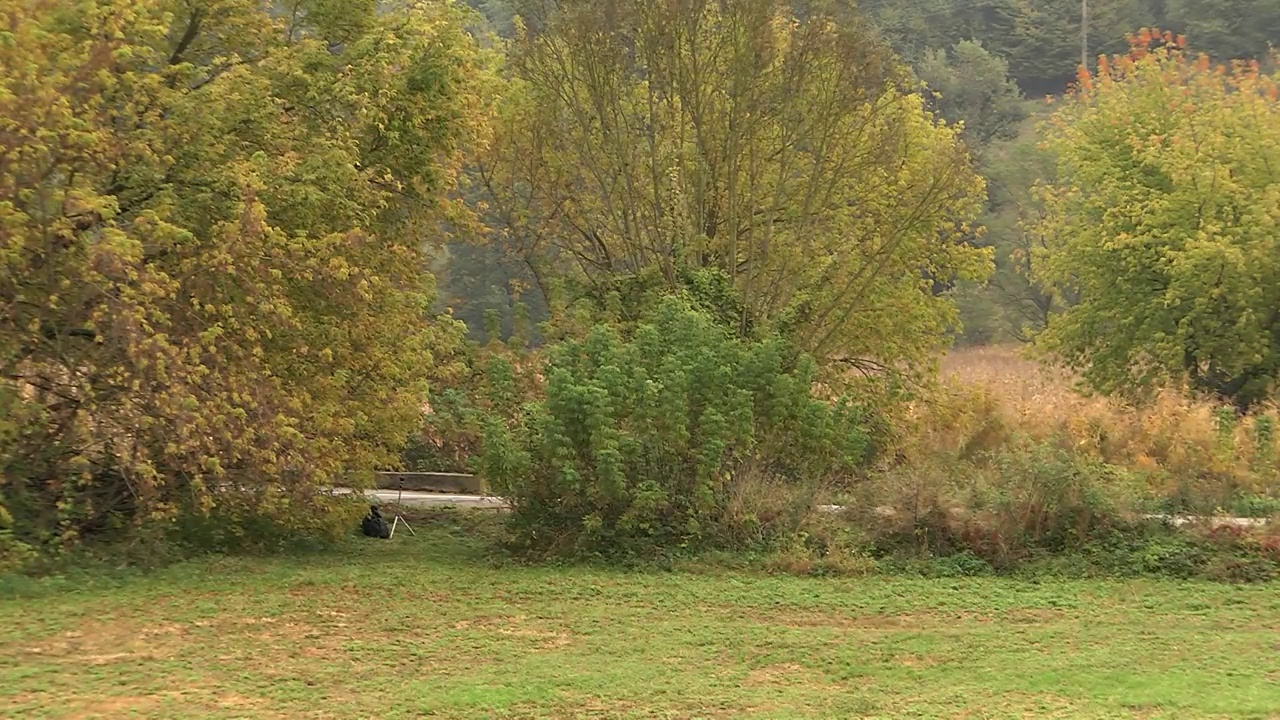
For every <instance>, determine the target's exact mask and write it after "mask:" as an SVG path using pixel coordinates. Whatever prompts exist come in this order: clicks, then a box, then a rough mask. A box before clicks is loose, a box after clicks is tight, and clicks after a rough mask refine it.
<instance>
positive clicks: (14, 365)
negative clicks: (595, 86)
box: [0, 0, 487, 547]
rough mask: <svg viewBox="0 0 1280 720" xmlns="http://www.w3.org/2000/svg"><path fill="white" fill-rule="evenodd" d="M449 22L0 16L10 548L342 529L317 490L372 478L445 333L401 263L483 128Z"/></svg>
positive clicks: (408, 7)
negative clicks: (198, 527) (211, 528)
mask: <svg viewBox="0 0 1280 720" xmlns="http://www.w3.org/2000/svg"><path fill="white" fill-rule="evenodd" d="M460 12H461V11H459V10H457V9H455V8H454V7H453V5H452V4H451V3H448V2H443V1H440V2H426V1H412V2H399V3H375V2H358V3H351V2H337V1H336V0H299V1H298V2H292V3H288V4H287V7H286V6H284V5H281V6H279V7H277V6H275V5H273V4H271V3H263V2H258V1H257V0H181V1H178V0H0V372H2V377H0V463H3V479H2V480H0V507H7V508H8V511H9V512H8V513H7V515H9V516H11V517H10V524H11V526H12V527H10V528H8V529H7V530H8V532H9V533H10V539H11V540H13V539H17V540H19V541H22V542H24V543H27V544H33V545H43V546H45V547H60V546H65V545H67V544H69V543H74V542H75V541H76V540H77V539H79V538H82V537H84V536H86V535H88V534H91V533H96V532H101V531H105V530H110V529H112V528H118V529H122V530H128V529H130V528H136V527H138V526H140V525H144V524H151V525H153V526H155V527H160V528H169V527H171V524H172V522H173V521H174V519H175V518H179V517H186V518H198V517H208V516H209V514H210V513H212V514H215V515H218V516H221V517H222V518H223V519H224V520H225V521H226V522H221V523H219V524H218V526H219V527H222V528H224V529H225V530H226V531H227V532H228V533H230V534H233V535H234V534H241V533H243V532H244V531H245V527H246V523H248V522H249V521H250V519H253V518H258V519H266V520H267V521H268V523H269V526H274V527H277V528H280V527H283V528H287V529H290V530H291V531H303V532H312V531H323V532H332V531H341V530H345V528H346V520H349V519H350V513H349V512H347V513H346V514H345V515H343V514H342V513H339V516H338V517H335V516H334V515H333V513H331V512H330V510H331V509H333V508H334V507H335V506H336V505H335V503H334V502H333V501H332V500H331V499H327V498H326V497H325V496H324V495H323V494H322V493H320V492H318V490H319V489H321V488H323V487H326V486H329V485H331V484H336V483H350V482H359V480H360V476H361V473H364V477H365V478H366V479H367V478H368V477H369V471H371V470H372V469H373V468H375V467H376V466H378V465H384V464H390V463H393V462H395V460H396V457H397V455H396V451H397V449H398V447H399V445H400V444H401V443H402V442H403V439H404V438H405V437H406V435H407V434H408V433H409V431H411V430H412V429H414V428H415V426H416V424H417V421H418V419H419V417H420V412H421V407H422V403H423V400H424V392H425V383H426V382H427V380H428V379H429V378H430V377H431V373H432V371H433V366H434V365H435V363H436V361H435V359H434V358H435V357H436V356H437V353H438V352H439V351H443V350H448V349H449V348H450V347H452V346H453V345H454V343H456V342H457V341H458V332H457V328H456V327H455V323H453V322H452V321H450V320H448V319H442V318H434V317H432V316H431V314H430V313H431V307H430V305H431V301H432V298H433V284H432V280H431V277H430V275H429V274H428V273H427V272H426V263H425V259H424V255H423V246H424V243H428V242H430V241H432V240H433V239H434V237H435V235H436V234H437V233H438V227H439V222H440V219H441V218H442V217H444V216H445V215H446V214H447V213H448V212H449V207H448V205H447V204H446V203H445V202H444V201H443V198H444V197H445V194H446V192H447V191H448V190H449V188H450V187H451V186H452V184H453V182H454V176H455V174H456V171H457V168H458V165H459V162H460V149H461V148H462V147H464V146H465V145H466V144H468V143H470V142H473V141H478V140H480V139H481V136H482V135H483V133H484V132H485V128H486V121H485V112H486V107H487V105H486V101H485V99H484V97H483V96H482V95H481V94H479V93H478V92H477V91H476V90H475V88H480V87H484V83H483V82H482V81H481V76H482V75H483V74H484V73H485V72H487V71H486V69H485V59H484V57H483V55H482V54H481V52H480V51H479V50H478V49H477V47H476V45H475V43H474V41H473V39H472V38H471V37H470V36H468V35H467V34H466V32H465V31H464V30H463V27H464V23H465V22H466V18H465V17H464V16H463V15H461V14H460ZM4 515H5V513H0V516H4ZM339 521H340V522H339ZM223 539H226V538H223Z"/></svg>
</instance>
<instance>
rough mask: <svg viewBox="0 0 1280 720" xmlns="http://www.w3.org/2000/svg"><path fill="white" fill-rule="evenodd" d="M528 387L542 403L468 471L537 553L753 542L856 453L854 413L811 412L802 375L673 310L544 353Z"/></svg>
mask: <svg viewBox="0 0 1280 720" xmlns="http://www.w3.org/2000/svg"><path fill="white" fill-rule="evenodd" d="M544 374H545V377H546V389H545V399H543V400H541V401H538V402H534V403H529V404H527V405H526V406H525V407H524V408H523V410H522V411H521V412H520V413H519V418H518V421H517V422H515V423H513V424H509V423H505V422H500V421H498V420H496V419H493V420H490V422H489V423H488V424H487V426H486V430H485V436H484V442H483V452H482V457H481V462H480V466H481V471H482V473H483V474H484V476H485V478H486V479H487V480H488V481H489V483H490V485H491V486H492V487H493V488H494V489H495V490H497V491H498V492H500V493H501V494H503V495H504V496H506V497H507V498H509V499H510V501H511V503H512V508H513V512H512V516H511V521H512V527H513V529H514V531H515V536H516V537H517V538H519V540H520V541H521V542H522V543H523V544H524V545H525V547H526V549H529V550H534V551H537V552H542V553H553V554H570V555H591V554H618V553H623V554H650V553H653V552H655V551H661V550H668V549H674V548H692V547H699V548H705V547H726V546H735V545H736V546H741V545H747V544H750V543H752V542H754V541H759V540H767V539H768V538H770V537H773V536H776V535H777V534H778V533H779V532H783V531H784V530H782V529H783V528H787V527H790V528H793V529H794V528H795V527H796V526H797V523H798V522H799V521H800V520H801V518H802V517H803V516H804V515H805V514H807V513H808V512H809V508H810V507H811V506H812V503H813V500H814V494H815V493H816V490H817V488H818V487H820V486H821V485H823V484H824V483H827V482H831V481H833V480H836V479H838V478H841V477H847V476H849V475H851V474H852V473H854V472H855V471H856V470H857V469H858V468H859V467H860V466H862V465H863V464H864V463H865V462H866V460H867V456H868V453H869V448H870V438H869V435H868V433H867V431H866V424H865V422H864V417H865V412H864V410H863V408H861V407H860V406H859V405H857V404H855V403H852V402H850V401H849V400H848V399H841V400H839V401H836V402H832V403H828V402H823V401H820V400H818V399H816V398H815V397H814V394H813V385H814V380H815V374H816V365H815V364H814V362H813V361H812V360H811V359H809V358H807V357H805V356H803V355H800V354H798V353H794V352H792V351H791V350H790V349H789V347H788V346H787V345H786V344H785V343H784V342H782V341H780V340H778V339H766V340H756V341H753V340H746V339H741V338H738V337H735V336H734V335H733V334H732V333H730V332H728V331H727V330H726V329H724V328H723V326H722V325H720V324H717V323H716V322H715V321H714V320H713V319H712V318H711V317H710V316H709V315H708V314H707V313H705V312H703V311H701V310H697V309H693V308H691V307H690V306H689V305H688V304H686V302H685V301H683V300H681V299H678V298H674V297H672V298H667V299H665V300H663V301H662V302H661V303H659V305H658V307H657V309H656V310H655V311H654V312H653V314H652V315H651V316H649V317H648V318H647V320H646V321H645V322H641V323H640V324H638V325H637V326H636V327H635V328H634V330H632V331H631V332H630V333H628V335H627V336H625V337H624V336H622V335H621V334H620V333H619V332H618V331H616V330H615V329H612V328H609V327H605V326H600V327H597V328H595V329H594V330H593V331H591V332H590V333H589V334H588V335H587V337H586V338H585V339H583V340H566V341H563V342H561V343H559V344H557V345H555V346H553V347H551V348H549V349H548V354H547V362H546V367H545V373H544ZM748 488H752V489H750V491H747V489H748Z"/></svg>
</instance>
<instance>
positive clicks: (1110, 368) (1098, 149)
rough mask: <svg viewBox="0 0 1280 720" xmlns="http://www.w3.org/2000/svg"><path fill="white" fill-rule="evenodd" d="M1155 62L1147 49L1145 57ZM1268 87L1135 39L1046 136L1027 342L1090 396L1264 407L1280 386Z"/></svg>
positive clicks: (1279, 269)
mask: <svg viewBox="0 0 1280 720" xmlns="http://www.w3.org/2000/svg"><path fill="white" fill-rule="evenodd" d="M1157 45H1158V46H1159V47H1158V49H1155V50H1152V49H1150V48H1151V47H1152V46H1157ZM1278 81H1280V78H1278V77H1277V76H1268V75H1266V74H1265V73H1263V72H1261V71H1260V70H1259V67H1258V64H1257V63H1254V62H1248V63H1243V62H1242V63H1235V64H1233V65H1231V66H1229V67H1224V66H1215V65H1212V64H1211V63H1210V62H1209V60H1208V59H1207V58H1205V57H1199V58H1197V57H1193V56H1191V55H1189V54H1188V53H1187V52H1185V51H1184V50H1183V49H1181V42H1180V40H1179V41H1175V39H1174V38H1172V37H1171V36H1169V35H1167V34H1166V35H1164V36H1163V37H1162V36H1160V34H1159V33H1154V34H1153V33H1152V32H1150V31H1144V32H1143V33H1141V34H1140V35H1139V36H1137V37H1135V38H1134V39H1133V50H1132V51H1131V52H1130V53H1129V54H1128V55H1126V56H1122V57H1116V58H1114V59H1112V60H1110V61H1107V62H1104V63H1103V64H1102V69H1101V72H1100V73H1099V75H1098V77H1096V78H1093V77H1084V78H1082V83H1081V88H1080V90H1079V91H1078V92H1077V93H1075V94H1074V95H1073V96H1072V97H1071V98H1070V100H1069V102H1068V103H1067V105H1066V106H1065V107H1064V108H1062V109H1061V110H1060V111H1059V112H1058V114H1057V115H1056V116H1055V118H1054V120H1053V122H1052V124H1051V125H1050V126H1049V128H1048V131H1049V136H1048V145H1049V147H1050V149H1051V150H1052V151H1053V152H1054V153H1055V154H1056V157H1057V164H1058V177H1057V181H1056V182H1055V183H1053V184H1052V185H1049V186H1047V187H1046V188H1045V199H1046V203H1047V208H1046V209H1047V214H1046V217H1045V219H1044V221H1043V222H1042V223H1041V224H1040V229H1041V231H1042V232H1043V233H1044V235H1045V236H1047V237H1050V238H1052V239H1053V241H1052V242H1051V243H1049V244H1048V245H1047V247H1045V248H1043V249H1042V250H1041V254H1042V260H1043V261H1042V262H1041V263H1039V264H1038V265H1037V268H1038V271H1039V273H1040V274H1041V277H1042V278H1043V279H1044V280H1045V281H1047V282H1048V283H1050V284H1051V285H1054V286H1056V287H1058V288H1060V289H1062V290H1066V291H1070V292H1072V293H1074V294H1076V295H1077V296H1078V297H1077V298H1076V299H1077V300H1078V302H1077V304H1075V305H1074V306H1073V307H1071V308H1069V309H1067V310H1066V311H1065V312H1062V313H1061V314H1059V315H1057V316H1056V317H1054V318H1052V320H1051V322H1050V323H1049V327H1048V330H1047V331H1046V332H1045V333H1044V335H1043V336H1042V337H1041V341H1042V343H1043V344H1044V345H1045V346H1047V347H1048V348H1050V349H1052V350H1055V351H1057V352H1058V353H1059V354H1060V355H1061V356H1062V357H1063V358H1064V359H1065V360H1066V361H1067V362H1068V363H1069V364H1070V365H1072V366H1074V367H1076V368H1078V369H1080V370H1081V371H1083V373H1084V377H1085V378H1086V379H1087V380H1088V382H1089V383H1090V384H1092V385H1093V386H1094V387H1095V388H1097V389H1099V390H1102V391H1105V392H1119V391H1124V390H1126V389H1128V388H1130V387H1131V386H1132V387H1134V388H1137V389H1138V390H1142V389H1146V388H1150V387H1152V386H1154V385H1156V384H1158V383H1162V382H1167V381H1170V380H1172V381H1175V382H1178V381H1183V380H1186V381H1189V382H1190V383H1191V384H1192V385H1193V386H1194V387H1196V388H1198V389H1201V390H1205V391H1209V392H1213V393H1216V394H1218V395H1221V396H1223V397H1227V398H1233V399H1234V400H1236V401H1237V403H1238V404H1240V405H1242V406H1247V405H1249V404H1250V403H1252V402H1254V401H1256V400H1258V399H1260V398H1262V397H1264V396H1265V395H1266V393H1267V392H1268V390H1269V389H1270V388H1271V387H1272V386H1273V384H1274V381H1275V378H1276V376H1277V374H1278V373H1280V282H1277V278H1280V232H1278V231H1277V227H1278V223H1280V175H1278V174H1277V168H1280V82H1278Z"/></svg>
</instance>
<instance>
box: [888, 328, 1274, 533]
mask: <svg viewBox="0 0 1280 720" xmlns="http://www.w3.org/2000/svg"><path fill="white" fill-rule="evenodd" d="M942 376H943V377H942V385H941V388H940V389H939V391H938V392H937V393H935V394H932V395H931V396H930V397H928V398H927V399H925V400H921V401H919V402H917V403H916V404H915V405H914V406H913V407H912V408H911V411H910V413H909V414H908V418H907V424H908V428H909V431H908V432H906V433H904V447H903V449H902V455H904V456H905V457H907V458H909V460H908V462H911V463H918V464H924V465H928V464H929V463H937V462H944V463H945V462H962V463H976V464H977V465H979V466H982V465H987V464H990V461H992V460H993V459H994V458H997V457H999V456H1000V455H1001V454H1002V453H1003V452H1006V451H1008V450H1009V449H1010V448H1015V447H1025V446H1027V445H1029V444H1044V445H1048V446H1051V447H1054V448H1057V449H1058V450H1060V451H1062V452H1064V453H1069V454H1070V455H1071V456H1074V457H1075V458H1078V459H1079V461H1080V462H1082V463H1086V464H1101V465H1103V466H1106V467H1109V468H1111V469H1112V470H1114V471H1118V475H1119V476H1125V477H1127V478H1129V479H1138V480H1140V481H1141V482H1140V483H1139V486H1138V487H1135V488H1126V489H1125V490H1126V493H1127V491H1128V490H1137V491H1138V492H1139V494H1140V495H1141V496H1142V497H1141V498H1139V499H1140V500H1141V501H1142V502H1143V504H1155V505H1157V506H1158V509H1163V510H1169V511H1187V512H1198V513H1215V512H1216V513H1223V512H1227V513H1236V514H1250V515H1260V514H1262V515H1266V514H1271V512H1272V511H1273V510H1275V509H1276V508H1277V507H1280V492H1278V491H1280V483H1278V482H1277V457H1278V456H1280V437H1277V433H1276V428H1277V425H1278V424H1280V412H1278V411H1277V408H1276V407H1275V406H1266V407H1263V408H1261V409H1260V410H1257V411H1255V412H1252V413H1250V414H1248V415H1245V416H1240V415H1238V414H1237V413H1236V412H1235V410H1234V409H1233V408H1231V407H1230V406H1228V405H1225V404H1220V403H1215V402H1212V401H1209V400H1204V399H1195V398H1192V397H1190V396H1188V395H1187V394H1185V393H1180V392H1176V391H1172V390H1170V391H1166V392H1162V393H1160V394H1159V395H1158V396H1156V397H1155V398H1154V400H1153V401H1152V402H1151V403H1149V404H1147V405H1144V406H1134V405H1129V404H1126V403H1123V402H1120V401H1117V400H1114V399H1110V398H1104V397H1097V396H1090V395H1087V394H1084V393H1082V392H1080V391H1079V389H1078V388H1077V386H1076V383H1075V379H1074V378H1073V377H1072V376H1071V375H1070V374H1069V373H1067V372H1066V371H1063V370H1061V369H1055V368H1051V367H1046V366H1044V365H1042V364H1040V363H1038V362H1036V361H1034V360H1031V359H1028V358H1026V357H1023V356H1022V355H1021V354H1020V353H1019V351H1018V349H1017V348H1012V347H985V348H968V349H962V350H957V351H955V352H952V353H951V354H949V355H948V356H947V358H946V359H945V360H944V361H943V364H942ZM1113 474H1115V473H1113Z"/></svg>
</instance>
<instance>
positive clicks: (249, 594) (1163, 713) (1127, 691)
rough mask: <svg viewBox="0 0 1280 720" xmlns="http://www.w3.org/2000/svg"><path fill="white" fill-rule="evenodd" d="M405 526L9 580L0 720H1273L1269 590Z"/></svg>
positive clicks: (0, 654)
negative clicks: (783, 567)
mask: <svg viewBox="0 0 1280 720" xmlns="http://www.w3.org/2000/svg"><path fill="white" fill-rule="evenodd" d="M417 530H418V534H417V536H416V537H412V536H409V535H407V534H403V533H397V535H396V537H395V539H393V540H391V541H380V540H364V539H360V540H355V539H353V540H352V542H351V543H349V544H347V545H345V546H343V547H342V548H340V549H339V550H337V551H330V552H327V553H312V554H308V555H302V556H298V555H291V556H284V557H270V558H221V559H214V560H200V561H193V562H188V563H184V564H181V565H177V566H173V567H169V568H167V569H164V570H159V571H154V572H150V573H145V574H141V573H127V574H124V575H123V576H117V577H113V578H112V579H109V580H108V579H104V578H98V579H95V580H93V581H88V580H74V581H73V580H61V581H51V582H45V583H40V584H34V585H19V586H14V587H9V589H8V590H7V592H8V593H9V596H8V597H6V598H5V599H3V600H0V716H3V717H22V718H53V717H58V718H89V717H102V718H107V717H110V718H127V717H157V718H158V717H164V718H174V717H215V718H231V717H242V718H244V717H252V718H306V717H315V718H321V717H333V718H366V717H379V718H395V717H402V718H407V717H441V718H851V717H880V718H908V717H920V718H924V717H940V718H942V717H945V718H960V717H965V718H995V717H1064V718H1066V717H1070V718H1121V717H1140V718H1154V717H1168V718H1179V720H1183V719H1186V718H1201V717H1280V592H1277V588H1276V587H1275V586H1229V585H1217V584H1208V583H1191V582H1174V581H1166V580H1136V581H1133V580H1130V581H1075V580H1072V581H1066V580H1063V581H1057V580H1054V581H1050V580H1041V581H1038V582H1033V581H1028V580H1015V579H1000V578H966V579H924V578H908V577H889V576H870V577H861V578H839V579H837V578H808V577H791V576H768V575H763V574H758V573H753V572H747V571H730V570H726V569H707V568H705V567H704V568H702V569H684V570H679V571H666V572H660V571H656V570H651V571H643V572H641V571H623V570H604V569H593V568H580V567H579V568H563V567H561V568H553V567H523V566H518V565H515V564H512V563H510V562H504V563H495V562H493V561H491V559H490V553H489V552H488V551H487V550H486V548H485V546H484V545H483V544H481V543H479V542H477V541H476V540H474V539H473V538H472V537H471V536H470V535H468V534H466V533H464V532H462V531H460V530H459V529H458V526H457V525H456V524H447V523H439V524H426V523H420V524H419V526H418V527H417ZM86 583H87V584H86Z"/></svg>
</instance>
